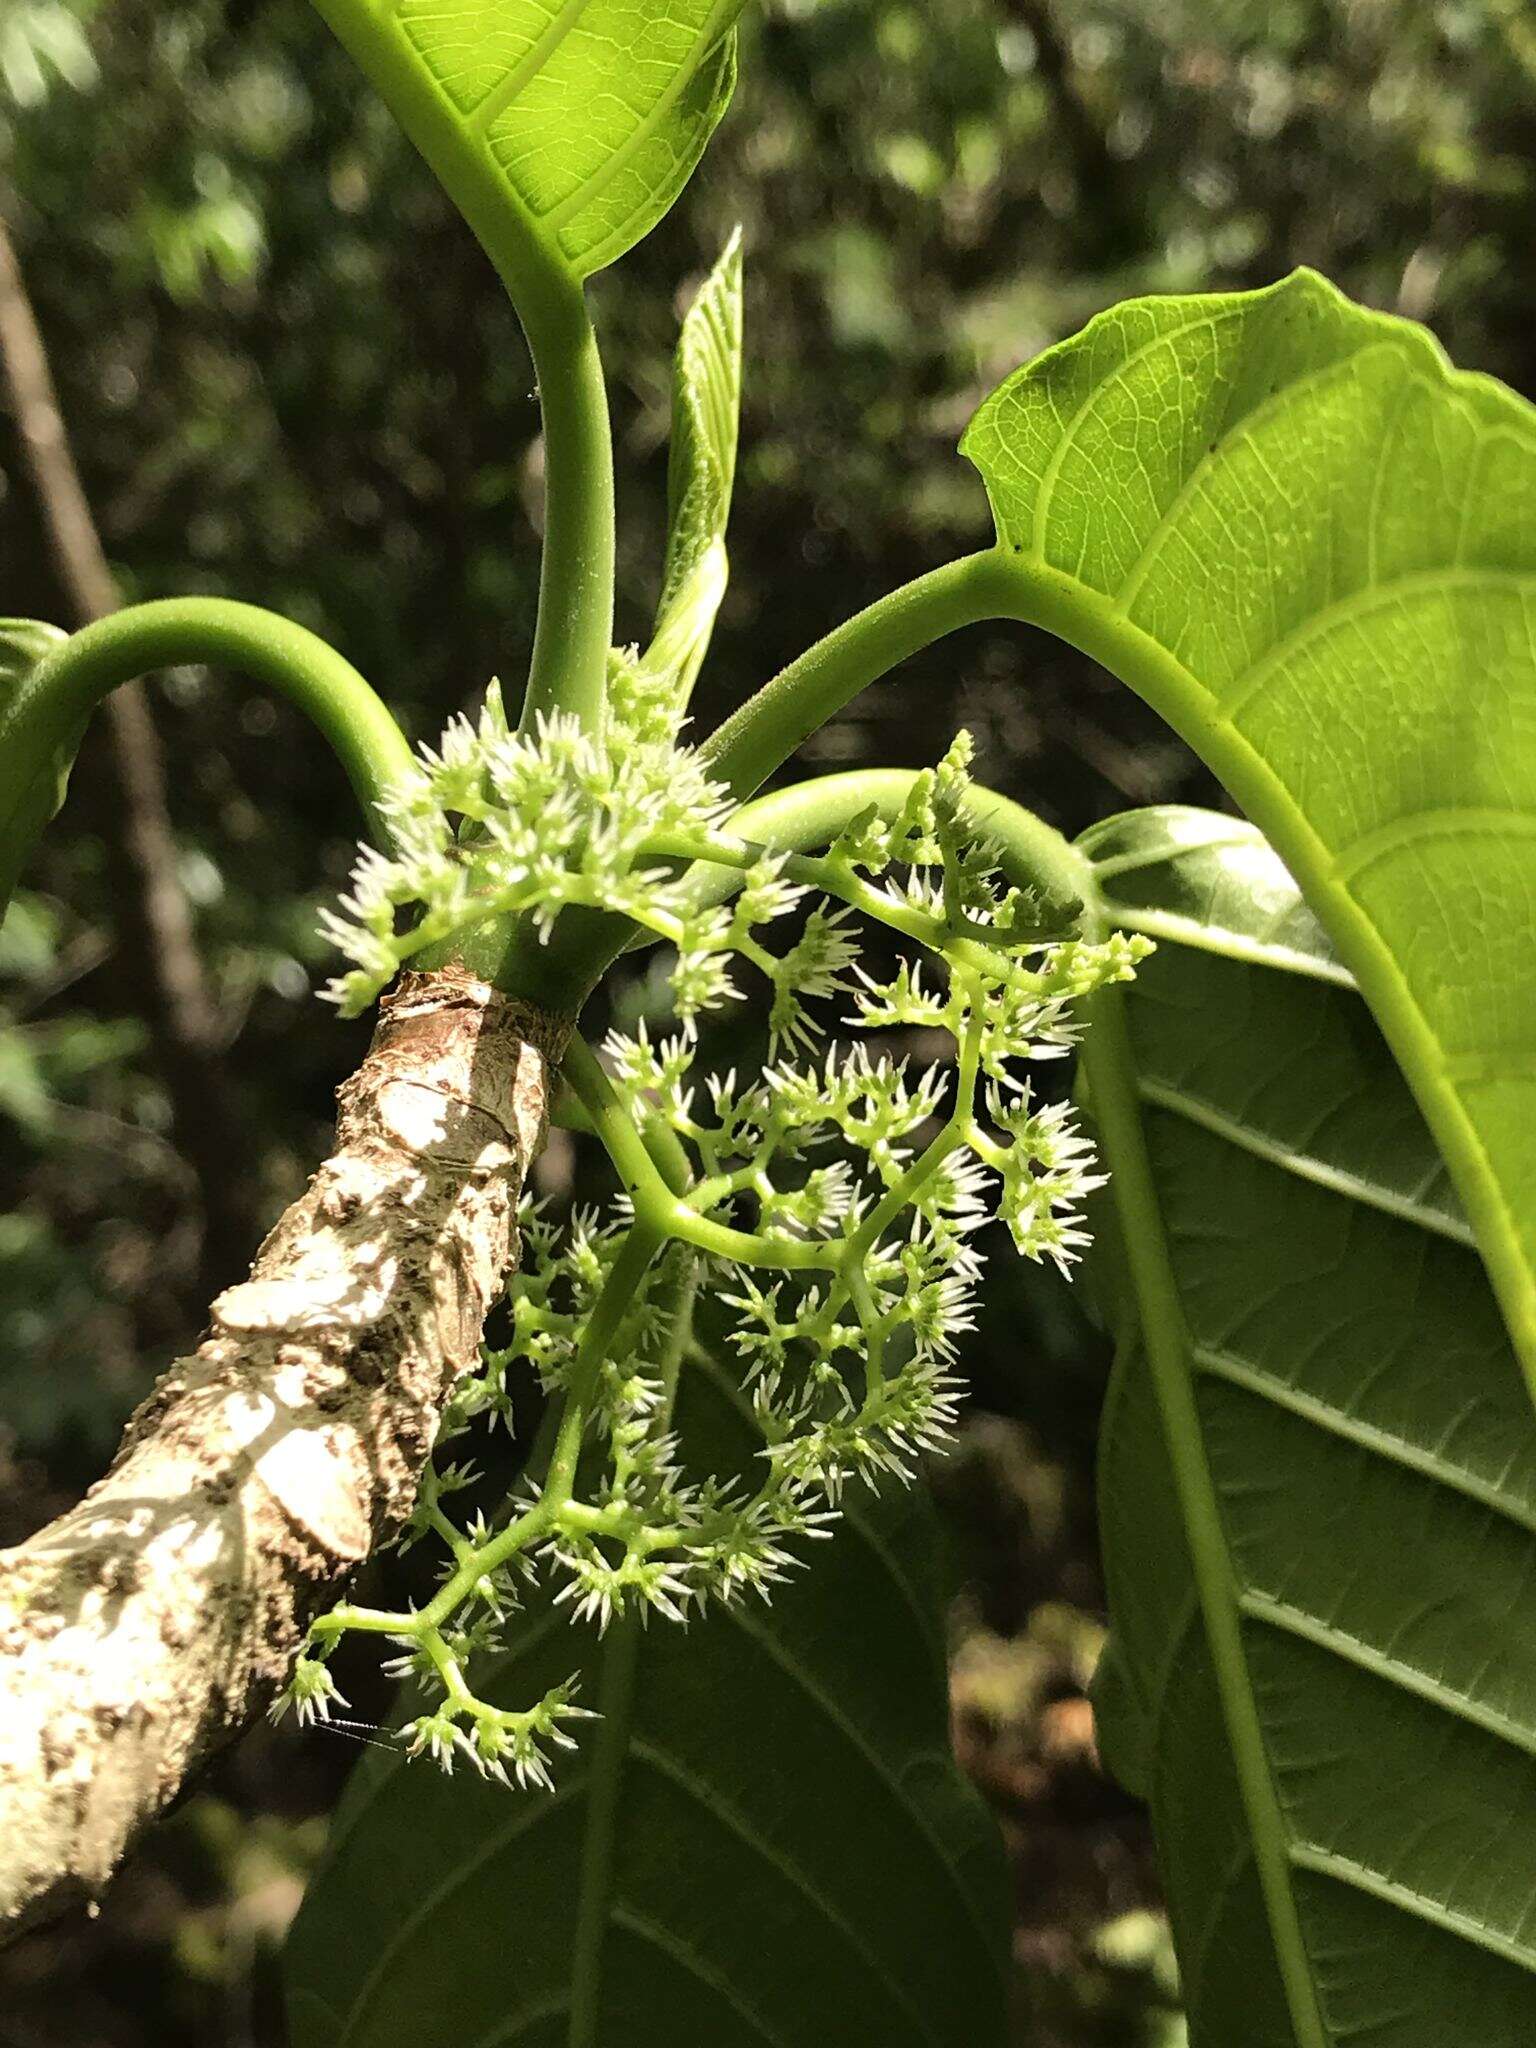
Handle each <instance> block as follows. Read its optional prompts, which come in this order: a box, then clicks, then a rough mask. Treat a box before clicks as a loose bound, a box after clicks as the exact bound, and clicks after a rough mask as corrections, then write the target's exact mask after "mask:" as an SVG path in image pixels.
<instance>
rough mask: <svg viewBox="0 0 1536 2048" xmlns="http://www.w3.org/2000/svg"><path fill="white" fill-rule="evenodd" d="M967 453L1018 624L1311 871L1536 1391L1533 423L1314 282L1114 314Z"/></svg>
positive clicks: (1418, 337) (1000, 396) (1422, 337)
mask: <svg viewBox="0 0 1536 2048" xmlns="http://www.w3.org/2000/svg"><path fill="white" fill-rule="evenodd" d="M963 445H964V447H965V450H966V452H967V453H968V454H969V455H970V456H971V458H972V459H973V460H974V461H975V463H976V464H977V466H978V467H979V468H980V470H981V472H982V474H983V476H984V478H985V480H986V484H987V489H988V492H989V494H990V496H991V499H992V504H993V508H994V512H995V514H996V519H997V527H998V535H999V541H1000V547H1001V552H1002V554H1003V555H1004V557H1005V558H1006V560H1007V561H1008V562H1009V563H1011V564H1012V570H1011V577H1012V580H1013V584H1014V588H1015V590H1016V593H1017V603H1016V610H1017V612H1018V615H1019V616H1021V617H1026V618H1031V619H1034V620H1037V621H1038V622H1040V623H1042V624H1045V625H1048V626H1050V627H1052V628H1053V630H1055V631H1058V632H1060V633H1062V634H1063V635H1064V636H1065V637H1067V638H1068V639H1070V640H1072V641H1074V642H1075V643H1076V644H1077V645H1078V646H1080V647H1082V648H1084V649H1085V650H1086V651H1087V652H1088V653H1090V654H1091V655H1093V656H1094V657H1095V658H1096V659H1098V660H1100V661H1102V662H1104V664H1105V665H1106V666H1107V667H1109V668H1110V669H1112V670H1113V671H1114V672H1115V673H1116V674H1117V675H1119V676H1120V677H1121V678H1122V680H1124V681H1125V682H1127V683H1129V684H1130V685H1131V686H1132V687H1133V688H1135V689H1136V690H1137V691H1139V692H1140V693H1141V694H1142V695H1143V696H1145V697H1146V698H1147V700H1148V701H1149V702H1150V703H1151V704H1153V705H1154V706H1155V707H1156V708H1157V709H1158V710H1159V711H1161V712H1162V713H1163V715H1164V716H1165V717H1166V718H1167V719H1168V720H1169V722H1170V723H1171V724H1172V725H1174V726H1175V727H1176V728H1177V730H1178V731H1179V732H1180V733H1181V734H1182V735H1183V736H1184V738H1185V739H1187V740H1188V741H1189V742H1190V744H1191V745H1192V746H1194V747H1195V748H1196V749H1197V750H1198V751H1199V752H1200V754H1201V755H1202V756H1203V757H1204V759H1205V760H1206V761H1207V762H1208V763H1209V765H1210V766H1211V767H1212V768H1213V769H1214V770H1215V772H1216V773H1217V774H1218V775H1219V776H1220V777H1221V779H1222V781H1223V782H1224V783H1225V784H1226V786H1227V788H1228V789H1229V790H1230V791H1231V792H1232V794H1233V796H1234V797H1235V798H1236V799H1237V802H1238V803H1239V804H1240V805H1241V807H1242V809H1243V811H1244V812H1245V813H1246V814H1247V815H1248V816H1249V817H1251V818H1252V819H1253V820H1254V821H1255V823H1256V824H1258V825H1259V826H1260V827H1261V828H1262V829H1263V830H1264V832H1265V833H1266V835H1267V836H1268V838H1269V839H1270V841H1271V842H1272V843H1273V844H1274V846H1275V847H1276V848H1277V850H1278V851H1279V853H1280V854H1281V855H1282V856H1283V858H1284V859H1285V861H1286V864H1287V866H1288V867H1289V868H1290V869H1291V871H1292V872H1293V873H1294V874H1295V876H1296V878H1297V880H1298V881H1299V882H1300V884H1301V886H1302V889H1303V891H1304V892H1305V894H1306V897H1307V900H1308V902H1309V903H1310V904H1311V905H1312V907H1313V909H1314V910H1315V911H1316V912H1317V914H1318V916H1319V917H1320V919H1321V920H1322V922H1323V924H1324V925H1325V926H1326V927H1327V929H1328V931H1329V934H1330V936H1331V938H1332V940H1333V941H1334V943H1335V945H1336V946H1337V948H1338V952H1339V956H1340V958H1341V959H1342V960H1343V961H1344V963H1345V964H1346V965H1347V966H1348V968H1349V969H1350V971H1351V972H1352V973H1353V975H1354V976H1355V978H1356V979H1357V981H1358V983H1359V985H1360V987H1361V989H1362V990H1363V992H1364V993H1365V995H1366V998H1367V1000H1368V1001H1369V1003H1370V1005H1371V1008H1372V1010H1373V1011H1374V1013H1375V1015H1376V1018H1377V1020H1378V1022H1379V1023H1380V1025H1381V1027H1382V1030H1383V1031H1384V1032H1385V1034H1386V1037H1387V1040H1388V1042H1389V1043H1390V1045H1391V1047H1392V1049H1393V1051H1394V1053H1395V1054H1396V1056H1397V1059H1398V1061H1399V1063H1400V1065H1401V1066H1402V1067H1403V1069H1404V1071H1405V1073H1406V1074H1407V1076H1408V1080H1409V1082H1410V1084H1411V1086H1412V1088H1413V1090H1414V1093H1415V1095H1416V1096H1417V1098H1418V1101H1419V1103H1420V1105H1421V1106H1422V1108H1423V1110H1424V1113H1425V1115H1426V1117H1427V1119H1428V1121H1429V1124H1430V1126H1431V1128H1432V1130H1433V1131H1434V1133H1435V1136H1436V1138H1437V1140H1438V1142H1439V1144H1440V1147H1441V1150H1442V1151H1443V1152H1444V1154H1445V1156H1446V1158H1447V1160H1448V1162H1449V1164H1450V1167H1451V1170H1452V1173H1453V1175H1454V1176H1455V1179H1456V1183H1457V1186H1458V1189H1459V1191H1460V1193H1461V1196H1462V1199H1463V1201H1464V1202H1465V1204H1466V1206H1467V1209H1468V1212H1469V1214H1470V1215H1471V1217H1472V1219H1473V1222H1474V1224H1475V1226H1476V1229H1477V1234H1478V1240H1479V1242H1480V1244H1481V1246H1482V1249H1483V1253H1484V1256H1485V1258H1486V1260H1487V1261H1488V1265H1489V1268H1490V1271H1491V1273H1492V1275H1493V1279H1494V1284H1495V1286H1496V1287H1497V1289H1498V1292H1499V1297H1500V1300H1501V1303H1502V1305H1503V1309H1504V1313H1505V1316H1506V1319H1507V1321H1508V1323H1509V1326H1510V1329H1511V1331H1512V1333H1513V1336H1514V1340H1515V1344H1516V1348H1517V1350H1518V1351H1519V1353H1520V1355H1521V1358H1522V1362H1523V1364H1524V1367H1525V1370H1526V1373H1527V1376H1528V1378H1530V1379H1531V1381H1532V1384H1533V1386H1536V946H1533V945H1532V943H1531V928H1532V923H1533V917H1536V658H1533V635H1536V413H1533V411H1532V408H1531V407H1530V406H1528V405H1526V404H1525V403H1523V402H1522V401H1521V400H1519V399H1517V398H1515V397H1514V396H1512V395H1511V394H1510V393H1509V392H1508V391H1506V390H1504V389H1503V388H1502V387H1500V386H1499V385H1497V384H1495V383H1493V382H1492V381H1490V380H1489V379H1486V378H1480V377H1473V376H1466V375H1462V374H1460V373H1458V372H1456V371H1454V370H1451V369H1450V368H1449V367H1448V366H1447V365H1446V363H1445V360H1444V358H1443V357H1442V355H1441V354H1440V352H1439V350H1438V348H1437V347H1436V345H1435V343H1434V342H1433V340H1432V339H1431V338H1430V337H1429V336H1428V335H1427V334H1426V333H1424V332H1423V331H1422V330H1420V329H1418V328H1415V327H1413V326H1411V325H1409V324H1408V323H1406V322H1404V321H1400V320H1395V319H1390V318H1387V317H1386V316H1384V315H1380V314H1375V313H1367V312H1363V311H1362V310H1360V309H1359V308H1358V307H1355V306H1352V305H1350V304H1349V303H1348V302H1347V301H1346V300H1345V299H1343V298H1342V297H1341V296H1340V295H1339V294H1338V293H1337V292H1336V291H1334V290H1333V288H1332V287H1331V286H1330V285H1328V284H1326V283H1325V282H1324V281H1323V280H1322V279H1321V278H1318V277H1316V276H1313V275H1311V274H1310V273H1308V272H1304V271H1303V272H1298V273H1297V274H1296V275H1295V276H1293V277H1291V278H1289V279H1287V280H1286V281H1285V282H1283V283H1281V284H1278V285H1275V286H1272V287H1271V288H1269V289H1268V290H1265V291H1261V292H1253V293H1245V294H1236V295H1231V296H1213V297H1202V298H1170V299H1148V300H1142V301H1139V302H1134V303H1131V304H1127V305H1124V306H1121V307H1118V308H1117V309H1115V310H1114V311H1113V312H1111V313H1107V314H1105V315H1103V316H1102V317H1101V318H1100V319H1098V320H1096V321H1094V322H1093V323H1092V324H1091V325H1090V326H1089V327H1088V328H1087V329H1086V330H1085V331H1084V332H1083V333H1082V334H1081V335H1079V336H1078V337H1077V338H1076V339H1074V340H1072V341H1068V342H1065V343H1063V344H1062V345H1061V346H1060V347H1058V348H1055V349H1052V350H1050V351H1049V352H1048V353H1047V354H1045V355H1044V356H1042V357H1041V358H1040V359H1039V360H1038V361H1037V362H1035V363H1032V364H1031V365H1029V366H1028V367H1027V368H1026V369H1024V370H1022V371H1020V372H1019V373H1018V374H1017V375H1015V376H1014V377H1012V378H1011V379H1009V381H1008V382H1007V383H1006V384H1004V385H1003V387H1002V388H1001V390H999V391H998V392H997V393H996V394H995V395H994V396H993V397H992V398H990V399H988V400H987V402H986V403H985V404H984V405H983V406H982V408H981V410H980V412H979V413H978V414H977V415H976V417H975V419H974V420H973V421H972V423H971V426H970V428H969V430H968V432H967V434H966V437H965V441H964V444H963Z"/></svg>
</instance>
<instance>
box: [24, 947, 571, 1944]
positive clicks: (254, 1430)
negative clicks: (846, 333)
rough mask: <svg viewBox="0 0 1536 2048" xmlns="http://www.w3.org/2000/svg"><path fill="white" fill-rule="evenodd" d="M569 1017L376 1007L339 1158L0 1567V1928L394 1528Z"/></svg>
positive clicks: (473, 1004) (472, 1345) (484, 1306)
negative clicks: (74, 1487) (91, 1479)
mask: <svg viewBox="0 0 1536 2048" xmlns="http://www.w3.org/2000/svg"><path fill="white" fill-rule="evenodd" d="M563 1035H564V1034H563V1027H562V1026H561V1025H560V1024H558V1023H556V1022H554V1021H553V1020H551V1019H549V1018H546V1017H542V1016H540V1015H538V1014H537V1013H535V1012H532V1011H530V1010H528V1009H527V1008H525V1007H523V1006H520V1005H517V1004H514V1003H511V1002H509V1001H507V1000H505V999H504V998H502V997H500V996H498V995H496V994H495V993H494V992H493V991H492V990H490V989H489V988H487V987H486V986H485V985H484V984H483V983H480V982H476V981H472V980H470V979H469V978H468V977H467V976H464V975H463V974H460V973H455V972H451V971H450V972H443V973H437V974H430V975H428V974H414V975H406V976H404V977H402V980H401V982H400V983H399V984H398V985H397V987H396V988H395V989H394V990H393V991H392V993H391V994H390V995H389V996H388V997H386V998H385V1002H384V1005H383V1009H382V1014H381V1018H380V1022H379V1027H378V1030H377V1032H376V1033H375V1036H374V1041H373V1045H372V1048H371V1050H370V1051H369V1054H368V1057H367V1059H366V1060H365V1061H364V1062H363V1064H362V1066H361V1067H360V1068H359V1069H358V1071H357V1073H356V1074H355V1075H354V1076H353V1077H352V1079H351V1080H350V1081H348V1082H347V1083H346V1085H345V1086H344V1087H343V1088H342V1090H341V1094H340V1115H339V1118H338V1123H337V1145H336V1150H335V1152H334V1153H333V1155H332V1156H331V1158H330V1159H329V1160H328V1161H327V1162H326V1164H325V1165H324V1166H322V1167H321V1168H320V1170H319V1172H318V1173H317V1174H316V1175H315V1176H314V1178H313V1180H312V1181H311V1182H310V1184H309V1187H308V1188H307V1189H306V1191H305V1193H304V1194H303V1195H302V1196H301V1197H300V1199H299V1200H298V1201H297V1202H295V1203H294V1204H293V1206H292V1207H291V1208H290V1209H289V1210H288V1211H287V1213H286V1214H285V1215H284V1216H283V1217H282V1219H281V1221H280V1222H279V1223H278V1225H277V1227H276V1229H274V1230H273V1232H272V1233H271V1235H270V1236H269V1237H268V1239H267V1240H266V1242H265V1244H263V1246H262V1248H261V1250H260V1252H259V1253H258V1255H257V1258H256V1263H255V1265H254V1267H253V1268H252V1271H251V1276H250V1278H249V1280H247V1281H244V1282H243V1283H241V1284H240V1285H239V1286H236V1287H231V1288H229V1289H228V1290H227V1291H226V1292H225V1293H224V1294H222V1295H220V1296H219V1298H218V1299H217V1300H216V1301H215V1302H214V1304H213V1308H212V1310H211V1312H210V1313H211V1323H210V1328H209V1331H208V1334H207V1336H206V1337H205V1339H204V1340H203V1342H202V1344H201V1345H200V1346H199V1348H198V1350H197V1351H196V1352H195V1353H194V1354H193V1355H192V1356H190V1357H188V1358H181V1359H178V1360H176V1362H175V1363H174V1364H173V1365H172V1366H171V1367H170V1369H169V1371H168V1372H167V1373H166V1374H165V1376H164V1377H163V1378H162V1379H161V1381H160V1382H159V1384H158V1385H157V1386H156V1388H155V1389H154V1391H153V1393H152V1394H151V1395H150V1396H149V1398H148V1399H147V1400H146V1401H145V1402H144V1404H143V1406H142V1407H141V1408H140V1409H139V1410H138V1412H137V1414H135V1416H134V1417H133V1419H132V1420H131V1421H130V1423H129V1425H128V1428H127V1431H126V1433H125V1435H124V1438H123V1441H122V1444H121V1446H120V1448H119V1450H118V1453H117V1457H116V1459H115V1461H114V1463H113V1465H112V1467H111V1470H110V1471H109V1472H108V1473H107V1475H106V1477H105V1478H104V1479H102V1480H101V1481H100V1482H99V1483H98V1484H97V1485H96V1486H95V1487H93V1488H92V1489H91V1491H90V1493H88V1494H87V1495H86V1497H85V1499H84V1500H83V1501H81V1503H80V1504H79V1506H78V1507H76V1508H73V1509H72V1510H71V1511H70V1512H69V1513H68V1514H65V1515H63V1516H61V1517H60V1518H59V1519H58V1520H57V1521H55V1522H53V1523H51V1524H50V1525H49V1526H48V1527H47V1528H45V1529H43V1530H41V1531H40V1532H39V1533H38V1534H37V1535H36V1536H34V1537H32V1538H31V1539H30V1541H28V1542H26V1543H23V1544H21V1545H19V1546H18V1547H17V1548H16V1549H14V1550H9V1551H3V1552H0V1928H5V1927H7V1926H9V1927H10V1928H11V1929H13V1930H14V1929H15V1928H17V1927H19V1926H21V1925H24V1924H27V1923H29V1922H31V1921H32V1920H35V1919H38V1918H41V1917H43V1916H44V1915H46V1914H47V1913H49V1912H51V1911H53V1910H56V1909H57V1908H58V1907H60V1906H62V1905H64V1904H67V1903H68V1902H70V1901H71V1900H72V1899H76V1898H79V1897H82V1896H85V1897H90V1896H93V1895H94V1894H95V1893H97V1892H99V1891H100V1890H101V1889H102V1888H103V1887H104V1886H105V1884H106V1883H107V1881H108V1879H109V1878H110V1877H111V1875H112V1872H113V1871H114V1869H115V1868H116V1866H117V1864H118V1863H119V1862H120V1861H121V1859H122V1857H123V1855H124V1854H125V1853H126V1851H127V1849H128V1848H129V1846H130V1845H131V1843H132V1842H133V1840H134V1839H135V1837H136V1836H137V1835H138V1834H139V1833H140V1831H141V1830H142V1829H143V1828H144V1827H145V1826H147V1825H148V1823H149V1822H150V1821H152V1820H153V1819H154V1818H155V1816H156V1815H157V1814H159V1813H160V1812H162V1811H163V1810H164V1808H165V1807H166V1806H167V1805H168V1804H169V1803H170V1802H171V1801H172V1800H173V1799H174V1798H175V1797H176V1795H177V1793H178V1792H179V1791H180V1790H181V1787H182V1785H183V1784H184V1782H185V1780H186V1778H187V1776H188V1774H189V1773H190V1772H191V1771H192V1770H193V1769H194V1768H195V1767H196V1766H197V1765H198V1764H199V1763H200V1762H201V1761H202V1760H203V1759H204V1758H205V1757H207V1756H208V1755H209V1754H210V1753H211V1752H212V1751H213V1750H215V1749H216V1748H218V1747H219V1746H220V1745H221V1744H222V1743H224V1742H226V1741H228V1740H229V1739H230V1738H231V1737H232V1736H233V1735H235V1734H236V1733H238V1732H239V1730H240V1729H241V1728H242V1727H243V1726H244V1725H245V1724H246V1722H247V1721H248V1720H249V1719H250V1718H251V1716H252V1715H253V1714H254V1713H256V1712H257V1711H258V1710H259V1709H260V1708H261V1707H262V1706H264V1705H265V1704H266V1703H267V1702H268V1701H269V1700H270V1699H271V1697H272V1696H273V1694H274V1693H275V1692H276V1691H277V1689H278V1688H279V1687H280V1686H281V1685H282V1683H283V1682H284V1680H285V1678H286V1676H287V1671H288V1667H289V1664H290V1661H291V1658H292V1655H293V1652H294V1650H295V1648H296V1647H297V1645H298V1643H299V1640H300V1638H301V1637H302V1635H303V1632H304V1629H305V1627H306V1625H307V1623H308V1621H309V1619H310V1618H311V1616H312V1615H313V1614H314V1613H316V1612H317V1611H318V1610H320V1609H321V1608H323V1607H324V1606H326V1605H328V1604H329V1603H330V1602H331V1601H332V1600H333V1599H334V1598H335V1596H336V1594H337V1593H338V1591H339V1590H340V1588H341V1584H342V1582H343V1581H344V1580H345V1579H346V1577H347V1575H348V1573H350V1572H351V1571H352V1570H353V1568H354V1567H355V1566H356V1565H358V1564H359V1563H360V1562H361V1561H362V1559H363V1558H365V1557H366V1556H367V1555H368V1553H369V1551H370V1550H372V1549H373V1548H374V1547H375V1546H376V1545H377V1544H378V1543H379V1542H380V1541H381V1540H382V1539H383V1538H385V1537H386V1536H388V1535H390V1534H391V1533H392V1532H393V1531H394V1530H395V1529H397V1528H398V1527H399V1525H400V1523H401V1522H402V1520H403V1519H404V1518H405V1516H406V1515H407V1514H408V1513H409V1512H410V1509H411V1505H412V1502H413V1501H414V1498H415V1494H416V1486H417V1480H418V1477H419V1475H420V1471H421V1467H422V1464H423V1462H424V1460H425V1458H426V1456H427V1453H428V1451H429V1450H430V1449H431V1445H432V1440H433V1436H434V1434H435V1432H436V1428H437V1423H438V1418H439V1416H440V1414H441V1411H442V1407H443V1404H444V1402H445V1400H446V1399H447V1397H448V1394H449V1392H450V1390H451V1388H452V1386H453V1383H454V1381H455V1379H456V1378H457V1377H458V1375H459V1374H460V1373H461V1372H463V1371H464V1370H465V1368H466V1367H468V1366H469V1365H471V1364H472V1363H473V1361H474V1359H475V1356H476V1351H477V1347H478V1344H479V1340H480V1333H481V1327H482V1325H483V1323H484V1320H485V1316H486V1313H487V1311H488V1310H489V1308H490V1307H491V1306H492V1304H493V1303H494V1302H495V1300H496V1298H497V1296H498V1295H499V1293H500V1291H501V1288H502V1286H503V1283H504V1281H505V1279H506V1276H507V1273H508V1271H509V1270H510V1269H511V1268H512V1266H513V1263H514V1260H515V1254H516V1208H517V1198H518V1194H519V1191H520V1189H521V1186H522V1182H523V1177H524V1175H525V1174H526V1172H527V1169H528V1166H529V1164H530V1162H531V1160H532V1158H533V1156H534V1154H535V1152H536V1151H537V1149H538V1147H539V1145H540V1143H541V1142H542V1139H543V1136H544V1129H545V1117H546V1096H547V1084H548V1078H549V1070H550V1066H551V1063H552V1062H553V1061H554V1060H555V1059H557V1058H558V1056H559V1052H560V1048H561V1042H562V1039H563Z"/></svg>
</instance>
